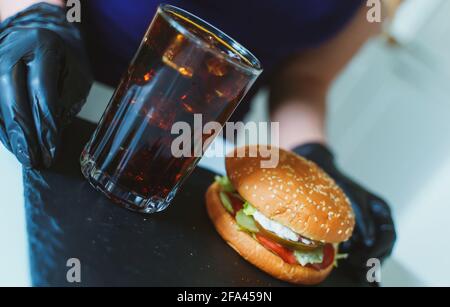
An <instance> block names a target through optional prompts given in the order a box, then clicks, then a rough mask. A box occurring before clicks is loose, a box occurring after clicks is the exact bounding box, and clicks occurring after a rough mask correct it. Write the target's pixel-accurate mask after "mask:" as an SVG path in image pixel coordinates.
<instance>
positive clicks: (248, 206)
mask: <svg viewBox="0 0 450 307" xmlns="http://www.w3.org/2000/svg"><path fill="white" fill-rule="evenodd" d="M255 212H256V209H255V208H254V207H253V206H252V205H251V204H250V203H249V202H248V201H246V202H245V203H244V213H245V215H248V216H253V214H255Z"/></svg>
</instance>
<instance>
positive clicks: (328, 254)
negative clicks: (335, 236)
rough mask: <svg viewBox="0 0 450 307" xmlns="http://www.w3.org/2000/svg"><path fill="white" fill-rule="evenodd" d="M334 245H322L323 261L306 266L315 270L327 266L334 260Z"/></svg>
mask: <svg viewBox="0 0 450 307" xmlns="http://www.w3.org/2000/svg"><path fill="white" fill-rule="evenodd" d="M334 254H335V252H334V247H333V245H331V244H325V245H324V247H323V261H322V263H317V264H308V265H307V267H309V268H312V269H315V270H317V271H320V270H324V269H326V268H328V267H329V266H330V265H332V264H333V262H334Z"/></svg>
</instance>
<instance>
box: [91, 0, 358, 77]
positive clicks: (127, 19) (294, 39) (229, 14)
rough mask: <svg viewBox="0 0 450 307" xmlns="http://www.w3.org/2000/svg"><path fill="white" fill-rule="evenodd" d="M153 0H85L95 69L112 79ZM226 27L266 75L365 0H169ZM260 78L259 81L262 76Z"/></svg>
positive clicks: (327, 34)
mask: <svg viewBox="0 0 450 307" xmlns="http://www.w3.org/2000/svg"><path fill="white" fill-rule="evenodd" d="M160 2H161V1H157V0H89V1H85V2H84V3H83V5H84V7H83V8H84V9H85V14H86V15H83V18H86V17H87V20H83V23H84V26H85V28H86V34H87V36H88V45H89V47H90V48H89V49H90V53H91V58H92V63H93V66H94V72H95V74H96V76H97V79H100V81H103V82H106V83H109V84H111V85H116V84H117V82H118V80H119V79H120V76H121V74H122V73H123V72H124V71H125V69H126V67H127V65H128V63H129V62H130V60H131V59H132V57H133V55H134V53H135V52H136V50H137V48H138V46H139V44H140V42H141V40H142V37H143V35H144V34H145V31H146V29H147V27H148V25H149V24H150V22H151V20H152V18H153V16H154V14H155V13H156V9H157V6H158V5H159V3H160ZM163 2H164V3H169V4H173V5H175V6H178V7H180V8H183V9H185V10H187V11H189V12H191V13H193V14H195V15H197V16H198V17H200V18H202V19H204V20H206V21H208V22H209V23H211V24H212V25H214V26H216V27H217V28H219V29H221V30H222V31H224V32H225V33H226V34H228V35H229V36H231V37H233V38H234V39H236V40H237V41H238V42H239V43H241V44H242V45H243V46H245V47H246V48H248V49H249V50H250V51H251V52H252V53H253V54H255V55H256V57H257V58H258V59H259V60H260V61H261V63H262V65H263V67H264V70H265V72H264V73H263V75H262V77H261V78H260V79H261V81H264V80H265V79H266V77H267V76H268V75H270V73H271V71H272V70H273V69H274V68H275V67H276V66H277V64H278V63H280V62H281V61H283V59H285V58H286V57H287V56H289V55H292V54H293V53H296V52H298V51H301V50H302V49H305V48H309V47H314V46H318V45H320V44H321V43H323V42H324V41H326V40H327V39H329V38H331V37H332V36H334V35H335V34H336V33H337V32H338V31H339V30H341V29H342V28H343V26H345V24H346V23H347V21H348V20H349V19H351V18H352V16H353V15H354V14H355V12H356V11H357V9H358V8H359V7H360V6H361V5H362V3H363V2H364V1H363V0H289V1H287V0H284V1H283V0H239V1H237V0H228V1H218V0H167V1H163ZM261 83H263V82H261Z"/></svg>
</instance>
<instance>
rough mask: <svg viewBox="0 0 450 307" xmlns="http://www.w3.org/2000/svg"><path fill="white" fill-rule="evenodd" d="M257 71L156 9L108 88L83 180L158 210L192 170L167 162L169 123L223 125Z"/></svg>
mask: <svg viewBox="0 0 450 307" xmlns="http://www.w3.org/2000/svg"><path fill="white" fill-rule="evenodd" d="M260 73H261V67H260V64H259V62H258V60H257V59H256V58H255V57H254V56H253V55H251V53H250V52H248V51H247V50H246V49H245V48H244V47H242V46H240V45H239V44H238V43H237V42H235V41H233V40H232V39H231V38H229V37H228V36H226V35H225V34H223V33H222V32H220V31H219V30H217V29H216V28H214V27H212V26H211V25H209V24H207V23H206V22H204V21H202V20H201V19H199V18H197V17H195V16H194V15H192V14H190V13H188V12H186V11H184V10H181V9H179V8H176V7H173V6H170V5H163V6H160V7H159V9H158V12H157V14H156V16H155V17H154V19H153V22H152V23H151V25H150V27H149V29H148V31H147V33H146V34H145V37H144V39H143V41H142V44H141V46H140V48H139V50H138V52H137V54H136V56H135V57H134V59H133V60H132V63H131V64H130V66H129V68H128V71H127V72H126V74H125V76H124V77H123V79H122V81H121V82H120V85H119V86H118V88H117V89H116V91H115V93H114V95H113V97H112V99H111V101H110V103H109V105H108V107H107V109H106V111H105V113H104V115H103V117H102V119H101V121H100V123H99V125H98V128H97V130H96V131H95V133H94V134H93V136H92V138H91V140H90V141H89V143H88V144H87V145H86V147H85V149H84V151H83V153H82V156H81V165H82V172H83V174H84V176H85V177H86V178H87V179H88V180H89V182H90V183H91V184H92V185H93V186H94V187H96V188H97V189H99V190H101V191H102V192H103V193H105V194H106V195H107V196H108V197H109V198H111V199H112V200H114V201H115V202H117V203H119V204H122V205H124V206H126V207H127V208H129V209H132V210H135V211H139V212H143V213H152V212H156V211H161V210H163V209H165V208H166V207H167V206H168V205H169V203H170V201H171V200H172V198H173V197H174V196H175V194H176V191H177V189H178V188H179V186H180V185H181V183H182V182H183V180H184V179H185V178H186V177H187V176H188V175H189V174H190V172H191V171H192V170H193V168H194V167H195V166H196V164H197V162H198V160H199V157H197V156H195V155H194V147H195V144H199V142H203V141H205V140H206V139H207V138H209V137H210V135H195V134H194V131H193V130H192V134H191V139H192V140H191V142H190V143H191V145H192V148H191V149H190V152H191V153H192V154H191V155H185V156H182V157H175V156H174V154H173V152H172V143H173V141H174V140H175V139H176V138H177V135H176V134H174V133H172V127H173V125H174V124H175V123H177V122H184V123H187V124H188V125H189V126H190V127H192V126H193V121H194V114H201V115H202V117H203V121H204V122H208V121H216V122H218V123H220V124H221V125H223V124H224V123H225V122H226V121H227V120H228V118H229V117H230V116H231V114H232V113H233V111H234V110H235V108H236V107H237V105H238V104H239V102H240V101H241V99H242V98H243V97H244V95H245V94H246V93H247V92H248V90H249V88H250V87H251V85H252V84H253V82H254V81H255V79H256V78H257V77H258V75H259V74H260Z"/></svg>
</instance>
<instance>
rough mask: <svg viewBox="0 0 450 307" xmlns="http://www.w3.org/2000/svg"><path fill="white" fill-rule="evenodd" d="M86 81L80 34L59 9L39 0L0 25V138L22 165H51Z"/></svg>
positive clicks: (83, 94)
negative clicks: (63, 131) (64, 128)
mask: <svg viewBox="0 0 450 307" xmlns="http://www.w3.org/2000/svg"><path fill="white" fill-rule="evenodd" d="M91 84H92V77H91V72H90V69H89V65H88V60H87V56H86V53H85V51H84V48H83V43H82V39H81V36H80V32H79V30H78V29H77V27H76V26H75V24H71V23H69V22H68V21H67V20H66V13H65V11H64V9H62V8H60V7H57V6H53V5H50V4H46V3H39V4H36V5H33V6H30V7H29V8H27V9H26V10H24V11H22V12H20V13H19V14H17V15H15V16H13V17H10V18H8V19H6V20H5V21H4V22H2V23H1V24H0V140H1V142H2V143H3V144H4V145H5V146H6V148H8V150H10V151H11V152H12V153H14V155H15V156H16V157H17V159H18V160H19V161H20V162H21V163H22V164H23V165H24V166H25V167H40V166H44V167H50V166H51V164H52V162H53V161H54V159H55V157H56V154H57V149H58V143H59V139H60V134H61V129H62V127H63V126H64V125H65V124H67V123H68V122H69V121H70V119H72V118H73V117H74V116H75V115H76V114H77V113H78V112H79V111H80V109H81V107H82V105H83V104H84V102H85V100H86V97H87V95H88V93H89V90H90V87H91Z"/></svg>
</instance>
